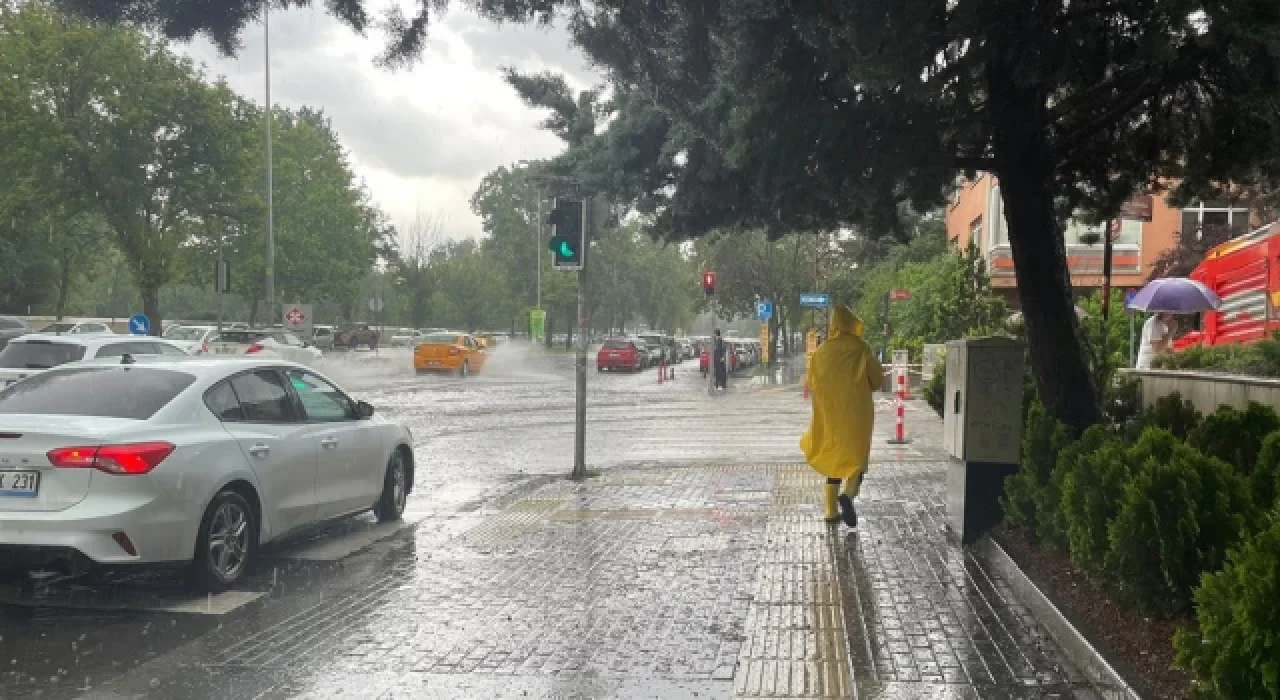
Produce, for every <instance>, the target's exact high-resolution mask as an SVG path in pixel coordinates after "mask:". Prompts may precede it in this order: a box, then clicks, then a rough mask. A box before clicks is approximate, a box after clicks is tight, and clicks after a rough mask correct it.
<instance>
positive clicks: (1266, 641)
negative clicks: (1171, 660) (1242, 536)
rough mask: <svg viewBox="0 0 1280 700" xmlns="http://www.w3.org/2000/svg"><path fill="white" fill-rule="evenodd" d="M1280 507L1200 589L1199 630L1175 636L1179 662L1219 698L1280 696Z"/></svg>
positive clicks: (1206, 693)
mask: <svg viewBox="0 0 1280 700" xmlns="http://www.w3.org/2000/svg"><path fill="white" fill-rule="evenodd" d="M1277 601H1280V511H1276V512H1273V513H1272V515H1271V518H1270V524H1269V526H1268V527H1267V528H1266V529H1265V530H1263V531H1262V532H1261V533H1260V534H1258V535H1257V536H1256V537H1254V538H1253V539H1251V540H1250V541H1248V542H1247V543H1245V544H1244V545H1243V546H1241V547H1240V548H1238V549H1236V550H1233V551H1232V552H1231V555H1230V557H1229V558H1228V561H1227V565H1226V567H1225V568H1224V569H1223V570H1222V571H1221V572H1218V573H1212V574H1208V575H1206V576H1205V577H1204V582H1203V583H1202V584H1201V586H1200V588H1199V590H1197V591H1196V619H1197V621H1198V623H1199V624H1198V629H1197V630H1194V631H1192V630H1181V631H1179V632H1178V634H1177V636H1176V637H1175V638H1174V647H1175V648H1176V649H1177V652H1178V656H1177V662H1178V665H1179V666H1181V667H1182V668H1184V669H1186V670H1188V671H1190V672H1191V673H1192V674H1194V675H1195V676H1196V678H1197V679H1198V683H1197V687H1196V690H1197V695H1198V696H1200V697H1203V698H1213V699H1215V700H1217V699H1221V700H1235V699H1236V698H1251V699H1252V698H1257V699H1259V700H1263V699H1266V698H1270V699H1272V700H1276V699H1277V698H1280V603H1278V602H1277Z"/></svg>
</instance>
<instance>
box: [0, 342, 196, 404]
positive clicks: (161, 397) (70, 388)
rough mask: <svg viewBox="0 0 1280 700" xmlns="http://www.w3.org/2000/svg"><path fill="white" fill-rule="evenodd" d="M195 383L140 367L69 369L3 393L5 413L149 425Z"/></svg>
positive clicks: (1, 400) (29, 380) (1, 401)
mask: <svg viewBox="0 0 1280 700" xmlns="http://www.w3.org/2000/svg"><path fill="white" fill-rule="evenodd" d="M10 347H12V346H10ZM195 380H196V378H195V377H194V376H193V375H190V374H187V373H185V372H174V371H172V370H162V369H150V368H145V367H137V366H133V367H129V366H122V367H106V368H98V367H94V368H84V369H71V368H67V369H64V370H58V371H54V372H45V373H43V374H37V375H35V376H34V377H29V378H27V379H25V380H23V381H20V382H18V383H17V384H14V385H13V386H11V387H9V388H8V389H5V390H4V391H0V413H30V414H36V415H53V416H92V417H95V418H131V419H133V420H147V419H148V418H150V417H151V416H153V415H155V414H156V412H157V411H159V410H160V409H162V408H164V407H165V406H166V405H168V404H169V402H170V401H172V400H173V399H174V397H176V396H177V395H178V394H181V393H182V392H183V391H184V390H185V389H186V388H187V387H189V386H191V384H192V382H194V381H195Z"/></svg>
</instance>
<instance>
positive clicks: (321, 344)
mask: <svg viewBox="0 0 1280 700" xmlns="http://www.w3.org/2000/svg"><path fill="white" fill-rule="evenodd" d="M311 344H312V345H314V346H316V348H318V349H320V350H332V349H333V326H312V328H311Z"/></svg>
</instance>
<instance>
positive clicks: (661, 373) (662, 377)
mask: <svg viewBox="0 0 1280 700" xmlns="http://www.w3.org/2000/svg"><path fill="white" fill-rule="evenodd" d="M666 379H667V362H666V360H663V361H662V362H659V363H658V383H659V384H661V383H662V382H664V381H666Z"/></svg>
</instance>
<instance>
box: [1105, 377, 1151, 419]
mask: <svg viewBox="0 0 1280 700" xmlns="http://www.w3.org/2000/svg"><path fill="white" fill-rule="evenodd" d="M1102 408H1103V412H1104V413H1105V414H1106V416H1107V420H1108V421H1110V422H1111V423H1113V424H1115V425H1124V424H1125V423H1128V422H1129V421H1132V420H1134V419H1136V418H1137V417H1138V415H1139V414H1140V413H1141V412H1142V383H1141V382H1139V381H1138V380H1136V379H1131V378H1129V377H1118V378H1116V379H1115V380H1114V381H1112V382H1111V384H1109V385H1108V386H1107V391H1106V393H1105V394H1104V395H1103V406H1102Z"/></svg>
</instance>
